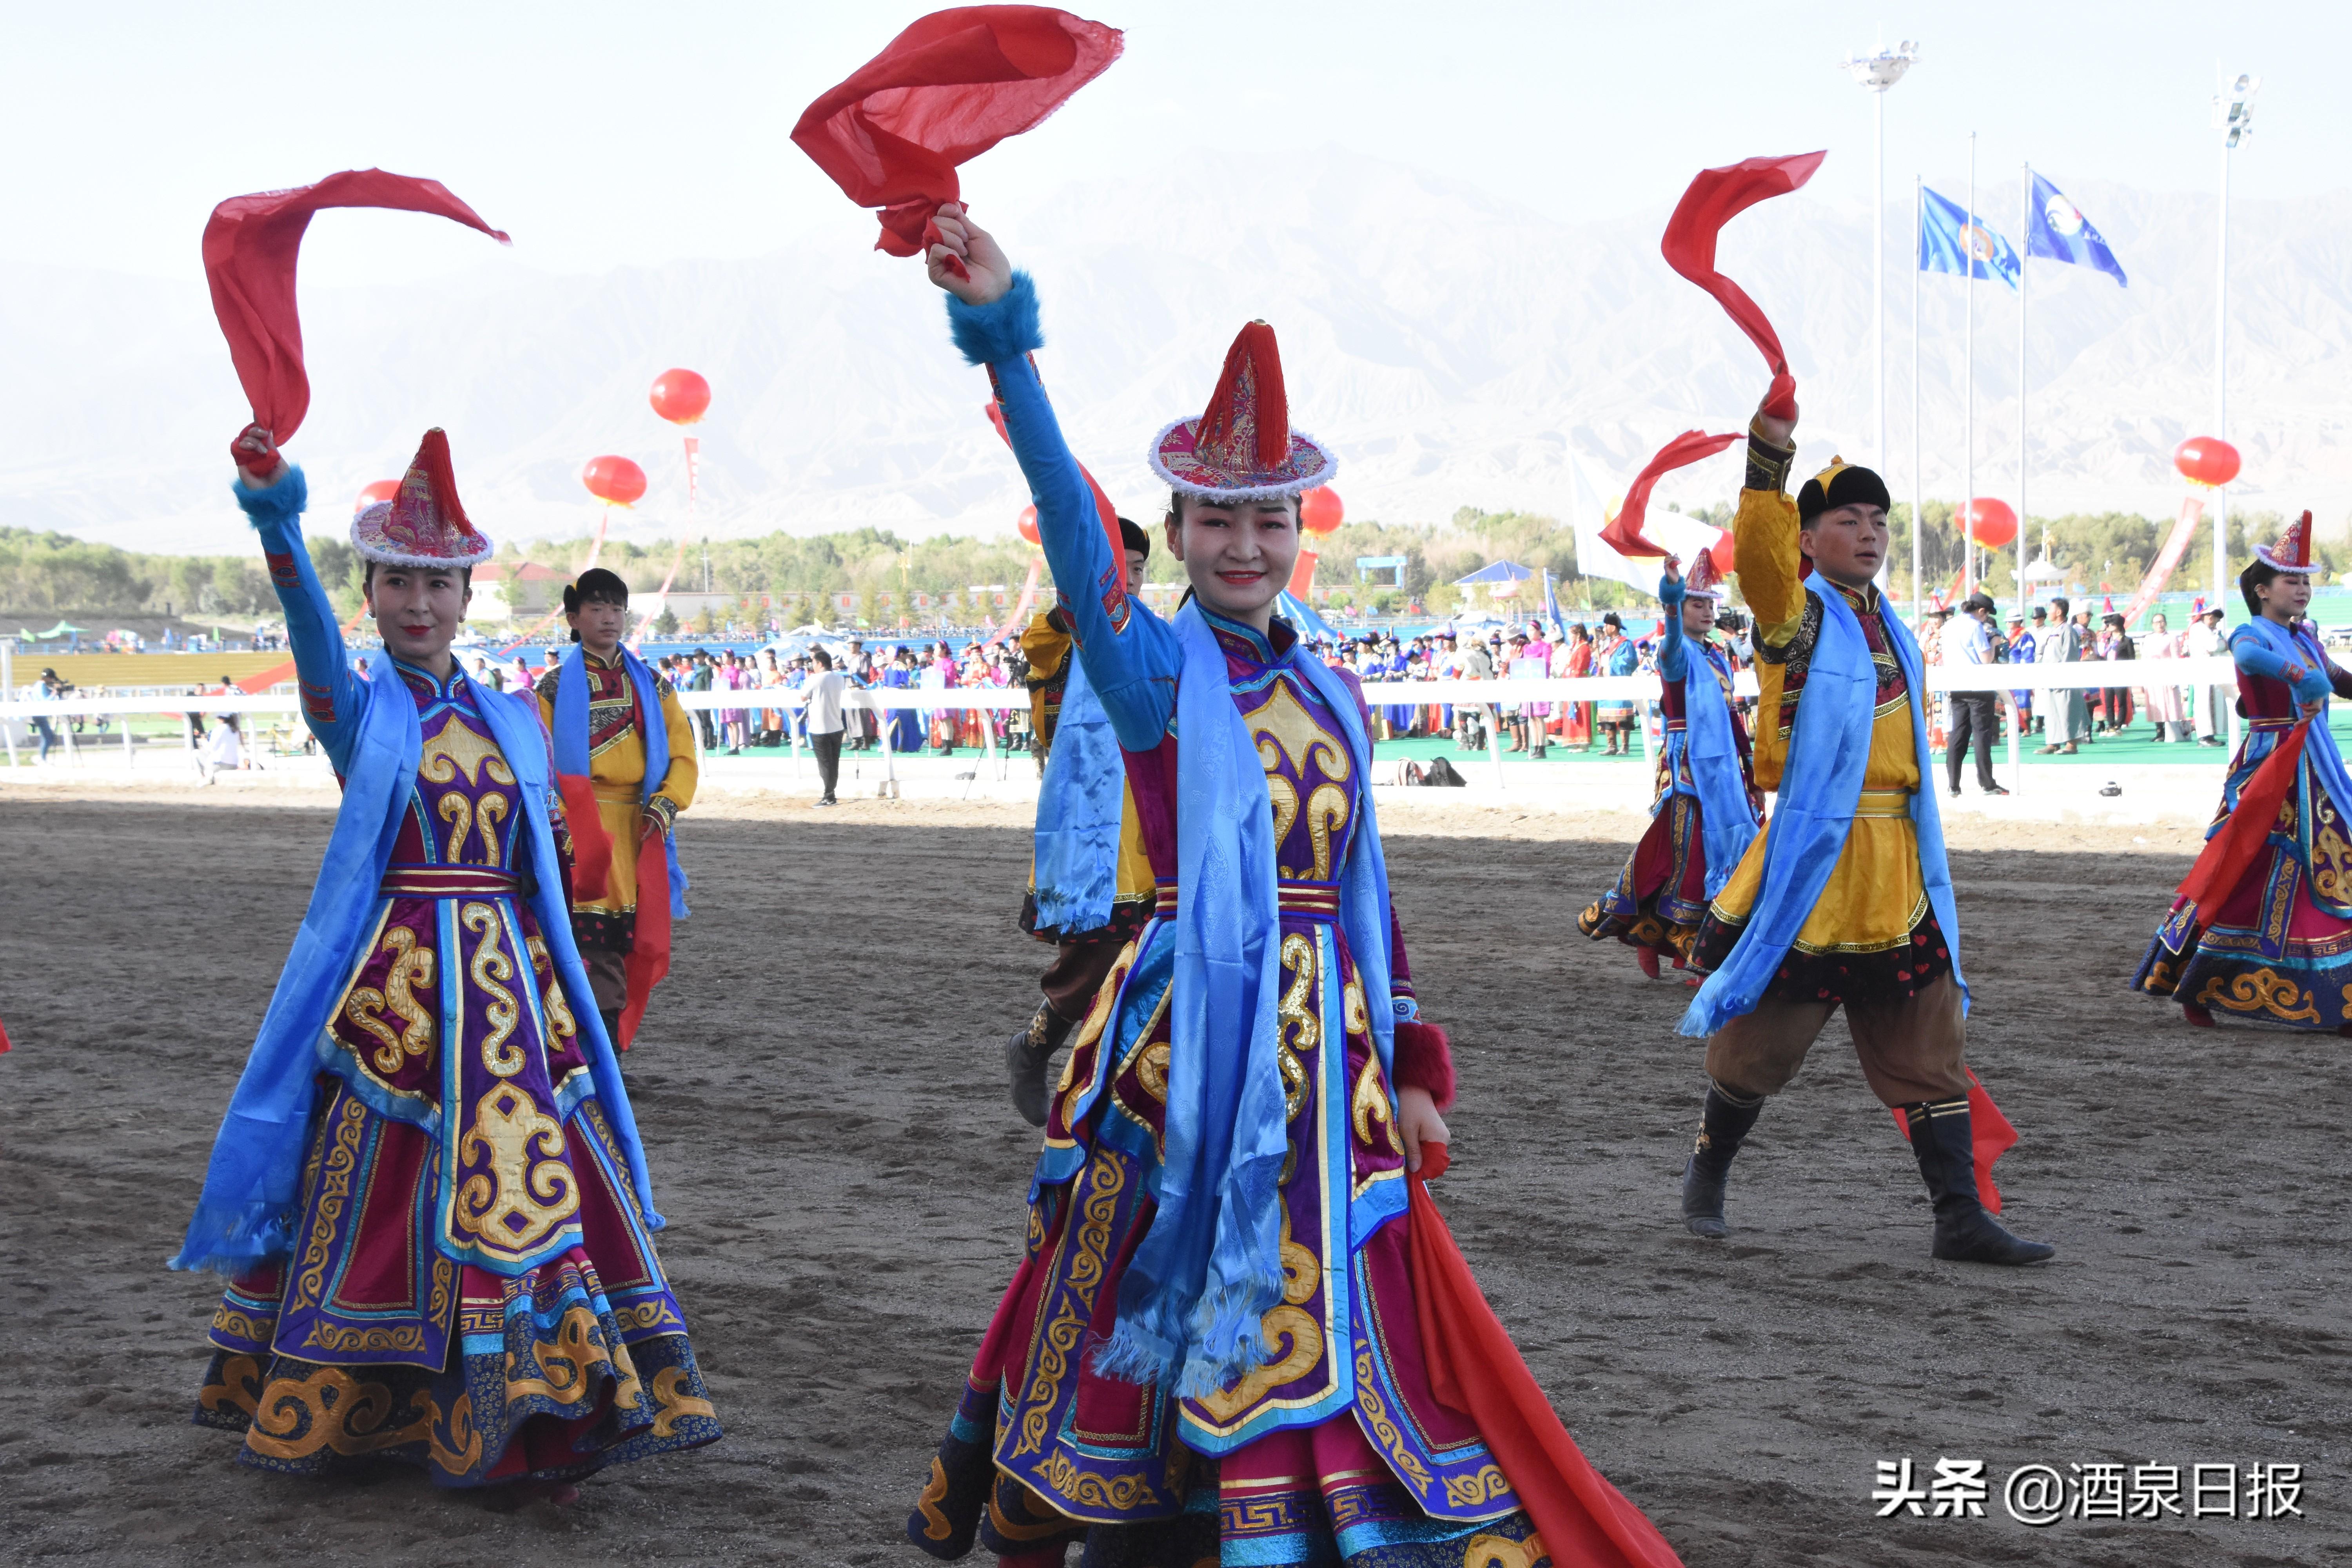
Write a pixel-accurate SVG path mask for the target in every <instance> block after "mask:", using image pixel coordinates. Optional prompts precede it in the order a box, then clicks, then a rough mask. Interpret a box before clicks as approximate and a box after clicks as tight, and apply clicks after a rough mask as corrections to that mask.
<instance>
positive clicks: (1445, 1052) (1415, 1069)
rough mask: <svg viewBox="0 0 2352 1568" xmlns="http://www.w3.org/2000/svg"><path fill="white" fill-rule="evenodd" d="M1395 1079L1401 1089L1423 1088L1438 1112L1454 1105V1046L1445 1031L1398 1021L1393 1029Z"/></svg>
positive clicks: (1430, 1025)
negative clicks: (1434, 1103)
mask: <svg viewBox="0 0 2352 1568" xmlns="http://www.w3.org/2000/svg"><path fill="white" fill-rule="evenodd" d="M1396 1080H1397V1087H1398V1088H1400V1089H1402V1088H1404V1087H1405V1086H1407V1085H1411V1086H1412V1087H1413V1088H1415V1089H1427V1090H1428V1091H1429V1098H1430V1099H1432V1100H1435V1101H1437V1109H1438V1110H1448V1109H1450V1108H1451V1107H1452V1106H1453V1104H1454V1047H1452V1046H1451V1045H1449V1044H1447V1043H1446V1039H1445V1031H1444V1030H1443V1029H1441V1028H1439V1027H1438V1026H1436V1025H1434V1024H1423V1023H1407V1022H1403V1021H1402V1020H1400V1021H1399V1023H1398V1024H1397V1026H1396Z"/></svg>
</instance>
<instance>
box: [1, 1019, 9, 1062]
mask: <svg viewBox="0 0 2352 1568" xmlns="http://www.w3.org/2000/svg"><path fill="white" fill-rule="evenodd" d="M7 1054H8V1026H7V1025H5V1024H0V1056H6V1055H7Z"/></svg>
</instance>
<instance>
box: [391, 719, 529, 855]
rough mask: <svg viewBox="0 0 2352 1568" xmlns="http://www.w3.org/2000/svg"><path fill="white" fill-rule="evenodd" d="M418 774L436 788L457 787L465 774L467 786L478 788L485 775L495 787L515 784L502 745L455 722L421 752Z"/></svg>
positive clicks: (419, 753) (426, 743)
mask: <svg viewBox="0 0 2352 1568" xmlns="http://www.w3.org/2000/svg"><path fill="white" fill-rule="evenodd" d="M416 772H417V775H418V776H419V777H420V778H423V779H425V780H426V781H427V782H429V783H432V784H455V783H457V775H458V774H459V773H463V774H465V775H466V782H467V784H479V783H481V782H482V775H483V773H488V775H489V777H490V780H491V782H492V783H494V784H512V783H514V782H515V776H514V773H513V770H511V769H509V767H508V766H507V760H506V758H505V757H503V756H501V755H499V746H498V742H495V741H493V740H491V739H490V738H489V737H488V736H487V735H482V734H478V733H476V732H475V731H473V730H472V729H470V728H468V727H467V725H466V724H465V723H464V722H463V721H460V720H457V719H454V718H453V719H451V720H450V721H448V722H447V723H446V724H444V725H442V726H441V731H440V733H438V734H436V735H435V736H434V737H433V738H432V739H431V740H429V741H427V742H425V748H424V750H423V751H421V752H417V754H416ZM451 858H453V859H454V858H456V857H454V856H453V857H451Z"/></svg>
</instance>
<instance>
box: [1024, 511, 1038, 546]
mask: <svg viewBox="0 0 2352 1568" xmlns="http://www.w3.org/2000/svg"><path fill="white" fill-rule="evenodd" d="M1019 526H1020V529H1021V537H1022V538H1024V539H1025V540H1027V541H1028V542H1030V543H1032V544H1035V543H1038V542H1040V541H1039V539H1038V535H1037V509H1036V508H1035V507H1034V506H1024V507H1023V508H1022V509H1021V521H1020V524H1019Z"/></svg>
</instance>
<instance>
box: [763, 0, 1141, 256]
mask: <svg viewBox="0 0 2352 1568" xmlns="http://www.w3.org/2000/svg"><path fill="white" fill-rule="evenodd" d="M1121 47H1124V40H1123V36H1122V35H1121V34H1120V32H1119V31H1118V28H1116V27H1107V26H1103V25H1102V24H1101V23H1099V22H1088V21H1086V20H1084V19H1082V18H1080V17H1076V16H1071V15H1070V14H1069V13H1068V12H1066V11H1056V10H1055V9H1054V8H1053V7H1051V6H1048V5H959V6H956V7H955V8H953V9H951V10H947V11H935V12H933V13H931V15H929V16H925V17H923V18H922V19H921V20H919V21H918V22H917V23H915V25H914V26H910V27H908V29H907V30H906V31H905V32H903V33H901V34H899V35H898V37H895V38H893V39H891V40H890V45H889V47H887V48H886V49H884V50H883V51H882V52H881V53H880V54H878V55H877V56H875V57H874V58H872V59H870V60H868V61H867V62H866V64H865V65H863V66H860V67H859V68H857V69H856V71H855V72H854V73H852V74H851V76H850V77H849V79H847V80H845V81H844V82H842V83H841V84H840V85H839V86H837V87H835V88H833V89H830V90H829V91H827V92H824V93H823V94H822V95H820V96H819V97H818V99H817V100H816V101H815V102H814V103H812V104H810V105H809V106H808V108H807V109H806V110H803V112H802V114H801V118H800V122H799V123H798V124H796V125H794V126H793V142H795V143H796V144H797V145H798V146H799V147H800V149H801V151H802V152H803V153H807V154H808V155H809V156H810V157H811V158H812V159H814V161H815V163H816V166H817V167H818V168H820V169H823V170H824V172H825V173H826V174H829V175H831V176H832V178H833V182H834V184H837V185H839V186H840V187H841V189H842V193H843V194H844V195H846V196H848V197H849V199H850V200H851V201H853V202H856V204H857V205H859V206H862V207H879V208H880V209H881V213H880V215H879V216H880V217H881V220H882V237H881V238H880V239H879V240H877V241H876V242H875V248H876V249H877V250H881V251H885V252H887V253H888V254H889V255H892V256H920V255H921V254H922V253H923V250H924V248H925V247H926V246H927V245H928V244H929V241H930V240H931V239H932V238H934V237H936V234H937V231H936V230H934V229H932V227H931V215H932V214H933V213H935V212H937V211H938V210H939V208H940V204H941V203H943V202H951V201H954V200H956V199H957V198H958V196H959V195H961V186H960V185H959V184H958V182H957V179H956V167H957V165H958V164H961V163H969V162H970V161H971V160H972V159H974V158H977V157H979V156H980V155H981V154H982V153H985V152H987V151H988V150H989V149H990V148H991V147H993V146H995V145H996V144H997V143H998V142H1002V141H1003V140H1004V138H1006V137H1007V136H1017V135H1019V134H1021V132H1024V131H1028V130H1031V129H1033V128H1034V126H1036V125H1037V124H1038V122H1039V121H1043V120H1044V119H1045V117H1046V116H1047V115H1049V114H1051V113H1053V112H1054V110H1056V109H1059V108H1060V107H1061V106H1062V105H1063V103H1064V102H1065V101H1066V100H1068V98H1069V97H1070V95H1071V94H1072V93H1074V92H1076V91H1077V90H1078V89H1080V88H1082V87H1084V86H1086V85H1087V83H1088V82H1090V81H1092V80H1094V79H1095V78H1097V76H1100V75H1101V74H1102V73H1103V72H1104V71H1105V70H1106V69H1108V68H1109V66H1110V64H1111V62H1112V61H1113V60H1116V59H1118V55H1119V50H1120V48H1121Z"/></svg>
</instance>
